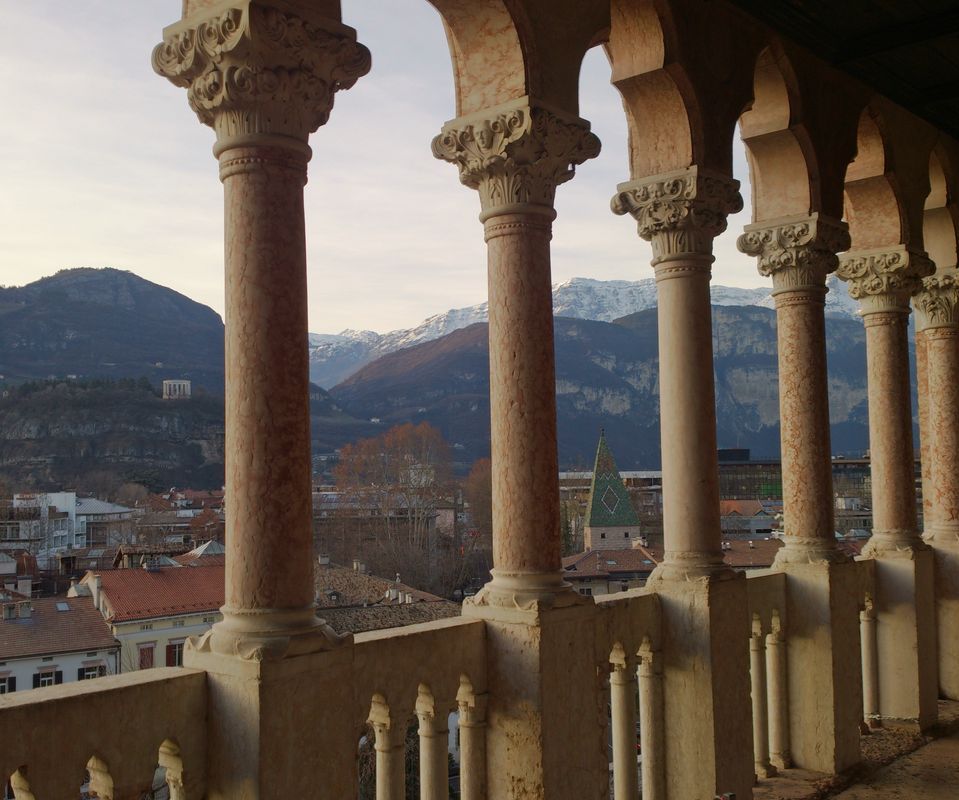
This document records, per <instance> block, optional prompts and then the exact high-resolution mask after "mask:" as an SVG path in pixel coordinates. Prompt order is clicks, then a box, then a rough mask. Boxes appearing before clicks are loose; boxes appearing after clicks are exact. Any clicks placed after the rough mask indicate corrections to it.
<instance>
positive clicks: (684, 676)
mask: <svg viewBox="0 0 959 800" xmlns="http://www.w3.org/2000/svg"><path fill="white" fill-rule="evenodd" d="M656 594H657V595H658V597H659V599H660V603H661V610H662V630H663V645H662V660H663V671H662V676H663V678H662V679H663V700H664V716H663V719H664V721H665V748H664V753H665V776H666V795H665V796H666V797H684V798H685V797H713V796H715V795H718V794H723V793H726V792H733V793H735V795H736V797H737V798H741V799H742V800H749V798H751V797H752V787H753V783H754V781H755V772H754V769H755V762H754V758H753V753H754V751H753V736H752V702H751V699H750V678H749V648H748V642H749V636H750V618H749V611H748V603H747V596H746V576H745V575H744V574H742V573H733V575H732V577H731V578H729V579H724V578H721V579H716V578H712V577H708V576H707V577H705V578H703V579H701V580H693V581H688V582H686V581H679V580H660V581H659V582H658V583H657V585H656Z"/></svg>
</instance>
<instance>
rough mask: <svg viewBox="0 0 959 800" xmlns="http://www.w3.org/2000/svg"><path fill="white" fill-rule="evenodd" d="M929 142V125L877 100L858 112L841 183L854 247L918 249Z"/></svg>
mask: <svg viewBox="0 0 959 800" xmlns="http://www.w3.org/2000/svg"><path fill="white" fill-rule="evenodd" d="M935 139H936V132H935V131H934V130H933V129H932V128H931V127H929V126H928V125H925V124H924V123H921V122H920V121H919V120H917V119H916V118H915V117H913V116H912V115H911V114H908V113H907V112H905V111H903V110H902V109H900V108H899V107H898V106H894V105H893V104H891V103H888V102H886V101H883V100H881V99H880V98H876V99H874V100H873V101H872V102H871V103H870V104H869V106H868V107H867V108H866V109H864V110H863V112H862V114H861V115H860V119H859V125H858V129H857V154H856V158H855V159H854V160H853V161H852V162H851V163H850V164H849V167H848V169H847V170H846V185H845V192H846V203H845V211H846V219H847V221H848V223H849V231H850V234H851V235H852V241H853V248H854V249H856V250H862V249H874V248H880V247H886V246H893V245H905V246H907V247H910V248H913V249H915V250H920V251H921V250H923V249H924V245H923V223H924V218H923V210H924V207H925V205H926V197H927V196H928V194H929V189H930V182H929V163H930V162H929V159H930V154H931V152H932V147H933V145H934V144H935Z"/></svg>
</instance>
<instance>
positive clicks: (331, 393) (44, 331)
mask: <svg viewBox="0 0 959 800" xmlns="http://www.w3.org/2000/svg"><path fill="white" fill-rule="evenodd" d="M832 288H833V291H831V292H830V293H829V295H828V296H827V334H828V342H829V370H830V403H831V414H832V423H833V426H832V445H833V451H834V452H835V453H857V452H861V451H862V450H865V449H866V448H867V447H868V421H867V410H866V376H865V364H866V360H865V343H864V331H863V327H862V323H861V322H860V321H859V320H858V319H856V318H855V304H854V303H853V301H852V300H850V299H849V297H848V294H847V292H846V291H845V290H844V288H843V287H842V286H839V287H836V286H835V282H833V287H832ZM837 288H838V290H837ZM553 300H554V308H555V310H556V311H557V316H556V325H555V327H556V363H557V375H556V378H557V382H556V389H557V413H558V422H559V448H560V461H561V464H562V465H563V466H564V467H566V468H573V467H586V466H588V465H589V464H590V463H591V462H592V457H593V453H594V451H595V446H596V439H597V436H598V432H599V429H600V428H601V427H605V428H606V431H607V436H608V438H609V440H610V443H611V446H612V447H613V449H614V451H615V452H616V456H617V460H618V462H619V464H620V466H621V467H622V468H624V469H637V468H655V467H656V466H658V464H659V433H658V424H659V401H658V384H657V380H658V367H659V365H658V351H657V326H656V307H655V302H654V301H655V284H654V282H653V281H652V280H645V281H635V282H627V281H596V280H592V279H585V278H577V279H573V280H570V281H567V282H565V283H561V284H557V285H556V286H555V287H554V291H553ZM713 303H714V306H713V337H714V341H713V344H714V352H715V375H716V395H717V411H718V417H719V431H718V433H719V445H720V446H727V447H749V448H751V449H752V451H753V453H754V455H755V456H760V457H775V456H776V455H777V454H778V449H779V419H778V417H779V409H778V386H777V363H776V333H775V324H776V318H775V312H774V311H773V310H772V309H771V307H770V306H771V305H772V299H771V297H770V296H769V292H768V291H767V290H765V289H736V288H730V287H722V286H715V287H713ZM485 317H486V306H485V304H481V305H477V306H471V307H469V308H464V309H456V310H453V311H449V312H447V313H445V314H440V315H437V316H434V317H431V318H429V319H427V320H425V321H424V322H423V323H422V324H421V325H419V326H417V327H416V328H412V329H409V330H402V331H394V332H392V333H388V334H376V333H373V332H370V331H365V332H362V331H361V332H354V331H344V332H342V333H340V334H336V335H328V334H327V335H323V334H310V347H311V356H312V359H313V360H312V375H313V377H314V379H315V380H316V378H317V375H318V374H319V375H326V376H335V375H337V374H339V375H343V376H345V377H343V378H342V379H338V380H336V381H335V383H331V380H332V379H328V380H327V384H328V386H329V387H330V388H329V390H327V389H324V388H322V385H323V384H322V381H320V380H316V383H317V385H314V386H312V388H311V390H310V391H311V394H310V407H311V415H312V419H313V428H312V439H313V442H312V443H313V450H314V453H315V454H317V455H318V456H319V455H321V454H324V453H330V452H331V451H333V450H335V449H337V448H339V447H341V446H342V445H344V444H345V443H347V442H351V441H355V440H356V439H358V438H361V437H364V436H370V435H373V434H375V433H377V432H381V431H382V430H384V429H385V427H387V426H389V425H391V424H394V423H399V422H406V421H417V422H418V421H423V420H425V421H428V422H430V423H432V424H434V425H436V426H437V427H439V428H440V430H441V431H442V432H443V434H444V436H445V437H446V438H447V439H448V441H450V443H451V444H453V446H454V453H455V454H456V459H457V461H458V462H459V463H460V464H461V465H462V466H464V467H468V465H469V464H470V463H472V461H473V460H474V459H476V458H478V457H481V456H484V455H486V454H488V452H489V385H488V381H489V379H488V368H489V367H488V365H489V353H488V346H487V330H486V327H487V326H486V323H485ZM141 377H145V378H147V379H148V385H146V386H145V387H144V386H143V385H141V384H138V386H139V389H138V390H137V391H138V392H139V393H140V394H139V396H138V397H136V398H134V397H133V396H132V394H131V390H130V388H129V387H126V388H123V389H122V390H121V389H120V388H118V389H117V394H116V396H115V397H114V396H112V395H111V389H110V388H109V387H110V384H109V381H108V382H106V383H104V382H103V380H102V379H104V378H106V379H109V380H110V381H119V380H122V379H130V378H137V379H138V378H141ZM164 378H190V379H191V380H193V381H194V386H195V388H196V389H197V393H198V394H199V395H200V397H199V398H197V401H196V403H194V404H193V406H191V401H186V402H184V403H183V404H182V405H177V404H172V405H171V404H169V403H163V402H162V401H159V400H157V401H156V402H154V401H153V400H152V399H150V397H148V396H147V395H148V394H149V392H150V390H149V385H152V386H153V390H152V391H153V392H156V389H157V387H158V386H159V382H160V381H161V380H162V379H164ZM38 379H39V380H40V381H41V382H42V381H46V382H47V383H50V384H52V385H54V386H55V385H57V384H62V383H63V382H64V381H66V383H67V384H71V385H75V386H76V389H75V390H70V391H67V390H66V389H63V388H61V389H57V390H56V391H53V390H52V389H51V390H50V392H48V393H46V394H44V393H40V394H37V393H36V392H32V393H31V392H20V391H13V387H17V386H19V385H22V384H23V383H25V382H31V381H33V382H36V381H37V380H38ZM50 379H52V381H51V380H50ZM84 382H86V383H84ZM91 382H92V383H91ZM4 385H5V387H6V388H4ZM222 386H223V324H222V321H221V320H220V317H219V316H218V315H217V314H216V312H214V311H213V310H212V309H210V308H208V307H206V306H203V305H200V304H199V303H196V302H194V301H192V300H190V299H189V298H187V297H185V296H183V295H182V294H179V293H177V292H175V291H173V290H172V289H169V288H166V287H163V286H160V285H158V284H154V283H151V282H149V281H145V280H143V279H141V278H139V277H137V276H136V275H133V274H132V273H129V272H123V271H119V270H110V269H103V270H99V269H79V270H64V271H62V272H60V273H58V274H57V275H54V276H52V277H49V278H44V279H42V280H40V281H37V282H35V283H32V284H28V285H27V286H23V287H14V288H8V289H0V389H3V391H2V393H0V394H2V397H0V477H5V478H7V480H8V482H9V481H13V482H16V481H17V480H19V478H20V476H23V475H31V476H34V478H35V479H36V480H37V481H39V482H41V483H43V484H45V487H43V488H52V487H53V486H55V485H57V483H58V482H59V483H60V484H63V482H64V481H67V480H69V479H70V476H74V475H76V474H77V473H78V470H79V469H80V468H82V467H83V466H84V465H85V464H88V463H92V462H87V461H86V460H85V459H86V458H87V457H93V456H94V455H95V456H96V457H97V458H98V459H100V461H98V463H102V464H103V465H104V467H105V468H108V469H111V470H113V471H115V472H116V473H117V474H118V475H119V476H120V477H124V478H127V477H130V478H131V479H132V478H133V477H138V476H155V479H156V480H157V481H164V482H169V481H173V480H174V476H175V475H176V474H177V473H178V470H180V469H182V470H183V472H184V473H185V474H187V475H190V476H194V477H195V478H196V479H202V480H203V481H205V482H207V483H210V484H211V485H217V483H218V481H219V480H220V475H221V474H222V466H221V465H220V459H221V451H222V400H221V399H220V396H221V394H222ZM84 387H86V388H84ZM57 392H59V395H58V394H57ZM144 392H145V393H146V394H144ZM57 397H60V398H62V399H64V401H65V402H68V403H70V404H72V405H74V406H79V407H81V408H82V409H83V412H82V414H80V413H73V411H71V412H70V413H69V414H60V417H59V418H58V416H57V410H56V402H55V401H56V400H57ZM40 398H42V399H44V402H43V403H40V402H38V399H40ZM98 409H100V412H102V413H100V412H98ZM158 459H159V461H160V462H162V464H161V466H160V468H157V466H156V464H157V460H158ZM317 463H318V465H319V463H320V462H317ZM58 465H60V466H58ZM61 467H62V469H61Z"/></svg>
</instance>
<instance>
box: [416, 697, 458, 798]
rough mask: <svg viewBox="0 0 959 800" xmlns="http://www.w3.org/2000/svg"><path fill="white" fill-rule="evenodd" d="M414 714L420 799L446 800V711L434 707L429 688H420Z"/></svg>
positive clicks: (448, 791) (447, 793)
mask: <svg viewBox="0 0 959 800" xmlns="http://www.w3.org/2000/svg"><path fill="white" fill-rule="evenodd" d="M416 716H417V719H418V720H419V737H420V800H448V798H449V794H450V787H449V769H448V766H449V762H448V761H447V757H446V754H447V753H448V752H449V735H450V732H449V728H448V726H447V722H446V714H445V713H444V711H443V709H442V708H439V709H437V708H436V702H435V701H434V699H433V696H432V694H430V693H429V691H424V690H423V687H420V692H419V697H418V698H417V701H416Z"/></svg>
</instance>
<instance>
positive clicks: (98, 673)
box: [77, 664, 107, 681]
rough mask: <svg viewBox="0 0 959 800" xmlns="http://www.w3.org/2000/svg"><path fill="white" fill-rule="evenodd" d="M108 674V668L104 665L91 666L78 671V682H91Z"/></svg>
mask: <svg viewBox="0 0 959 800" xmlns="http://www.w3.org/2000/svg"><path fill="white" fill-rule="evenodd" d="M106 674H107V668H106V667H105V666H104V665H103V664H89V665H87V666H85V667H80V668H79V669H78V670H77V680H78V681H89V680H91V679H93V678H102V677H103V676H104V675H106Z"/></svg>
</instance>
